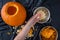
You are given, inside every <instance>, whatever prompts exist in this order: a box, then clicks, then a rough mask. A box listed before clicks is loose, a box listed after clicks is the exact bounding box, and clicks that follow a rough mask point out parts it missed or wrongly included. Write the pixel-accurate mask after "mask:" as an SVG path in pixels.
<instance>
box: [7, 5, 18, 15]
mask: <svg viewBox="0 0 60 40" xmlns="http://www.w3.org/2000/svg"><path fill="white" fill-rule="evenodd" d="M16 11H17V8H16V7H14V6H10V7H8V9H7V13H8V14H9V15H14V14H15V13H16Z"/></svg>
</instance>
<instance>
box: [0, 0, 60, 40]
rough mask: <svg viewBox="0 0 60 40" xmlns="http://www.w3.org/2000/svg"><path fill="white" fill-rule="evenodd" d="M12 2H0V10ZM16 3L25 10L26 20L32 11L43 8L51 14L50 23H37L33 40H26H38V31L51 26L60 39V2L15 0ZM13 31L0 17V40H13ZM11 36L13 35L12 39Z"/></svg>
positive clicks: (30, 39)
mask: <svg viewBox="0 0 60 40" xmlns="http://www.w3.org/2000/svg"><path fill="white" fill-rule="evenodd" d="M9 1H12V0H0V10H1V8H2V6H3V5H4V4H5V3H6V2H9ZM15 1H16V2H19V3H21V4H22V5H23V6H24V7H25V8H26V10H27V19H26V20H29V18H30V17H31V16H32V14H33V11H34V9H36V8H38V7H41V6H44V7H46V8H48V9H49V10H50V13H51V22H50V23H44V24H39V23H37V24H36V25H35V27H37V29H38V31H36V32H35V33H34V34H35V35H34V37H33V38H29V39H27V40H39V39H40V37H39V35H38V34H39V31H40V30H41V28H42V27H44V26H47V25H51V26H53V27H54V28H56V29H57V31H58V40H59V39H60V0H15ZM8 32H10V33H11V34H10V35H8V34H7V33H8ZM12 32H14V29H13V28H12V27H10V26H9V25H7V24H5V23H4V22H3V20H2V18H1V17H0V40H13V38H14V37H15V36H16V35H15V34H13V33H12ZM13 35H15V36H14V37H13Z"/></svg>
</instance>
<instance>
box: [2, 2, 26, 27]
mask: <svg viewBox="0 0 60 40" xmlns="http://www.w3.org/2000/svg"><path fill="white" fill-rule="evenodd" d="M1 17H2V19H3V21H4V22H5V23H6V24H8V25H11V26H19V25H22V24H23V23H24V21H25V19H26V10H25V8H24V7H23V5H21V4H20V3H18V2H8V3H6V4H5V5H4V6H3V7H2V9H1Z"/></svg>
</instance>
